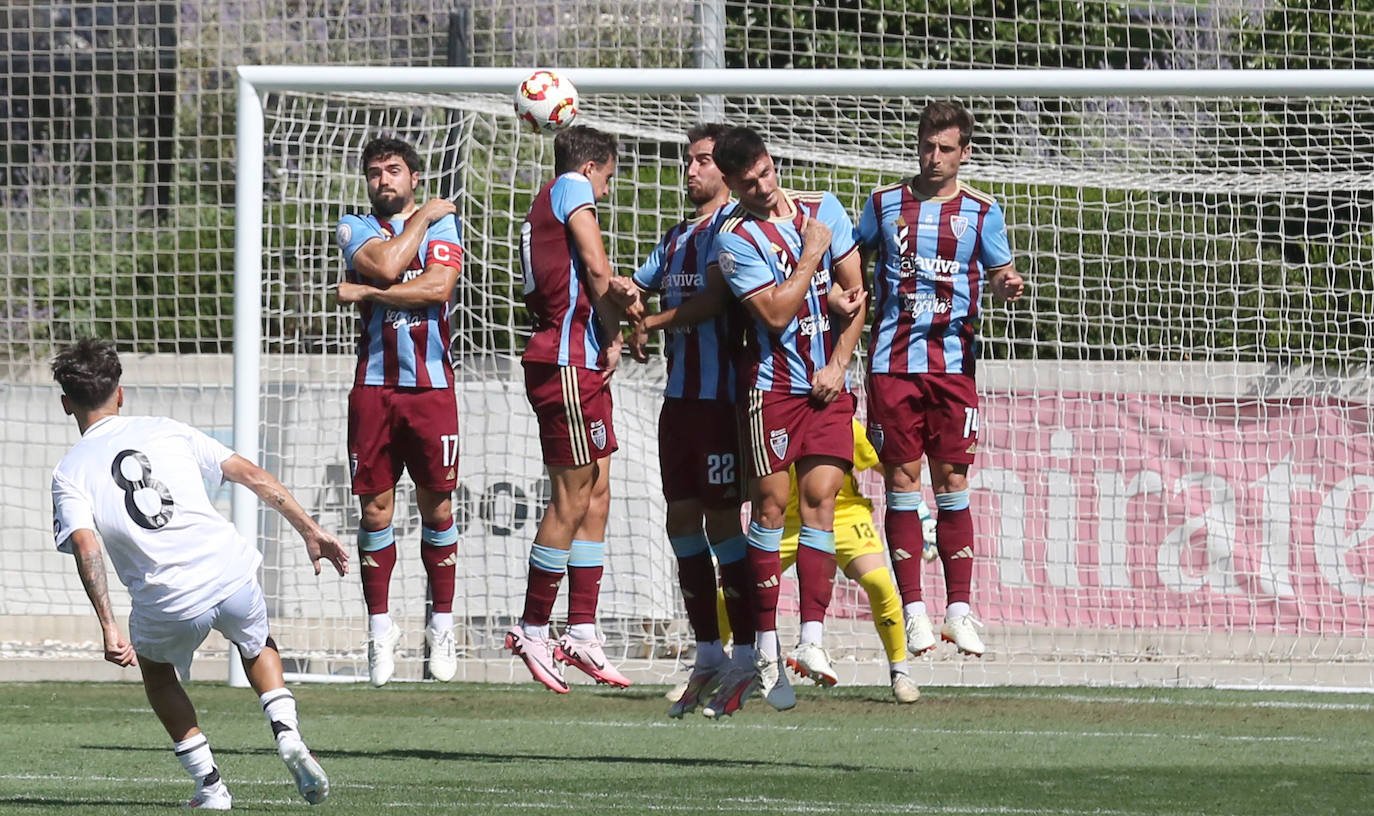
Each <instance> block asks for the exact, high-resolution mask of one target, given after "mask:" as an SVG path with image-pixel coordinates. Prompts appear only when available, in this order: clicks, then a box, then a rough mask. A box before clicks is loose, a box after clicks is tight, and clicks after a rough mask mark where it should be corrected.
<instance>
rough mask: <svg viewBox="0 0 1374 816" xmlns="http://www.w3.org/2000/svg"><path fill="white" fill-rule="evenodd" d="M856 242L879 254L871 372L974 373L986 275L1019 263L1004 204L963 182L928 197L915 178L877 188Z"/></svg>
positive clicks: (875, 261)
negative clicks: (1009, 238) (916, 188)
mask: <svg viewBox="0 0 1374 816" xmlns="http://www.w3.org/2000/svg"><path fill="white" fill-rule="evenodd" d="M855 237H856V238H857V240H858V242H859V244H860V245H861V246H862V247H864V249H865V251H867V252H871V253H873V300H874V303H873V328H872V331H871V334H870V336H869V341H868V370H869V372H870V373H874V374H924V373H931V374H959V373H963V374H968V375H970V376H972V375H973V373H974V367H975V362H976V360H977V359H978V336H977V335H978V331H977V330H978V296H979V294H980V292H981V291H982V284H983V276H984V275H985V274H986V272H987V271H988V270H991V269H996V268H997V267H999V266H1005V265H1007V264H1009V263H1011V260H1012V259H1011V247H1010V245H1009V244H1008V242H1007V227H1006V221H1005V220H1004V218H1003V216H1002V208H1001V207H999V206H998V205H997V202H995V201H993V200H992V198H991V197H989V196H988V195H986V194H984V193H982V192H979V191H978V190H974V189H972V188H970V187H968V186H967V185H965V184H963V183H960V184H959V191H958V192H957V193H955V194H954V195H952V196H949V197H947V198H923V197H921V196H919V195H917V194H916V192H915V191H914V190H913V189H912V186H911V183H910V180H907V181H904V182H902V183H900V184H892V185H889V186H887V187H880V188H878V189H877V190H874V191H873V194H872V195H870V196H869V197H868V201H867V202H865V204H864V210H863V214H862V215H861V216H859V226H858V228H857V229H856V231H855Z"/></svg>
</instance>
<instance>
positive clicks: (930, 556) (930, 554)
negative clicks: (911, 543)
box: [921, 518, 940, 561]
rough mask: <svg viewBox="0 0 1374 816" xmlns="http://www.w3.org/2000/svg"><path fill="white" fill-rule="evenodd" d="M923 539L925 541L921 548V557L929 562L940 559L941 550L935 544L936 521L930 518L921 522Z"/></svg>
mask: <svg viewBox="0 0 1374 816" xmlns="http://www.w3.org/2000/svg"><path fill="white" fill-rule="evenodd" d="M921 538H922V539H924V540H925V544H924V545H922V546H921V557H922V558H924V559H925V560H927V561H934V560H935V559H937V558H939V557H940V548H939V547H937V546H936V544H935V519H933V518H928V519H926V520H925V521H923V522H921Z"/></svg>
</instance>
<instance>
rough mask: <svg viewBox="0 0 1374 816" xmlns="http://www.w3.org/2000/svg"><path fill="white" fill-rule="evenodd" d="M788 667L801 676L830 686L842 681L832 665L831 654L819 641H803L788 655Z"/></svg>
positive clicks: (818, 683)
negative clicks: (827, 652)
mask: <svg viewBox="0 0 1374 816" xmlns="http://www.w3.org/2000/svg"><path fill="white" fill-rule="evenodd" d="M787 667H788V668H789V669H791V670H792V671H794V672H796V673H797V674H798V675H799V676H801V677H809V678H811V679H812V680H815V681H816V684H817V685H820V686H825V687H827V688H829V687H830V686H833V685H835V684H836V683H838V682H839V681H840V676H839V675H837V674H835V669H834V667H833V666H831V665H830V655H828V654H826V653H825V649H824V648H822V647H821V645H820V644H819V643H802V644H799V645H798V646H797V648H795V649H793V650H792V653H791V654H789V655H788V656H787Z"/></svg>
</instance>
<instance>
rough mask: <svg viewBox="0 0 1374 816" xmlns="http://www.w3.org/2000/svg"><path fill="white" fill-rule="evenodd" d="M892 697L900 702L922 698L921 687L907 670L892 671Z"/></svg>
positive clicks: (904, 702)
mask: <svg viewBox="0 0 1374 816" xmlns="http://www.w3.org/2000/svg"><path fill="white" fill-rule="evenodd" d="M892 697H893V699H895V700H896V701H897V702H899V703H903V704H906V703H914V702H916V701H917V700H919V699H921V688H920V687H919V686H917V685H916V681H915V680H912V679H911V675H909V674H907V673H906V672H897V671H895V672H893V673H892Z"/></svg>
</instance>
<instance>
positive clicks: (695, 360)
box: [634, 203, 735, 401]
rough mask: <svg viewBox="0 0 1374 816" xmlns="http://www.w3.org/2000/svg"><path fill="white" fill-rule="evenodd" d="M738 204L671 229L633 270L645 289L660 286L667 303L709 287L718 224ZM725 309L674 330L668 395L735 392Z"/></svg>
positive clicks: (723, 396) (729, 396)
mask: <svg viewBox="0 0 1374 816" xmlns="http://www.w3.org/2000/svg"><path fill="white" fill-rule="evenodd" d="M733 208H734V204H733V203H730V204H726V205H725V206H723V207H720V208H719V209H717V210H716V211H715V212H713V213H711V214H709V215H704V216H701V217H700V218H690V219H688V220H686V221H683V222H682V223H681V224H678V225H677V226H675V227H673V228H672V229H670V230H668V232H667V234H665V235H664V236H663V240H661V241H659V242H658V246H656V247H654V251H653V252H651V253H650V254H649V258H648V260H646V261H645V262H644V265H643V266H641V267H639V269H638V271H636V272H635V274H634V281H635V283H636V284H638V286H639V288H640V289H643V290H644V291H646V292H660V293H662V295H663V304H662V305H663V308H664V309H672V308H675V307H677V306H681V305H682V304H683V302H684V301H686V300H689V299H690V298H691V297H692V296H693V295H695V294H697V293H698V292H700V291H701V290H702V289H704V288H706V267H707V266H708V265H710V264H713V263H715V260H716V259H715V254H714V253H713V252H712V251H711V247H712V244H713V242H714V239H715V234H716V230H717V229H718V228H719V227H720V224H721V222H722V221H724V220H725V217H726V215H728V214H729V212H730V210H732V209H733ZM729 338H730V334H729V332H728V329H727V321H726V318H725V316H724V315H719V316H717V317H713V318H711V319H710V320H705V321H703V322H701V323H698V324H697V325H695V326H691V327H690V328H685V329H681V330H677V331H673V332H670V333H669V334H668V337H667V345H668V385H667V387H666V388H664V390H663V396H665V397H674V398H679V399H704V400H729V401H733V400H734V398H735V366H734V354H735V349H734V348H732V347H731V344H730V342H729Z"/></svg>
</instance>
